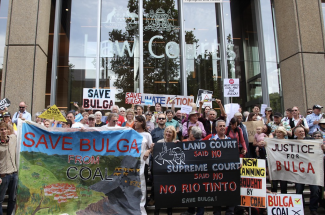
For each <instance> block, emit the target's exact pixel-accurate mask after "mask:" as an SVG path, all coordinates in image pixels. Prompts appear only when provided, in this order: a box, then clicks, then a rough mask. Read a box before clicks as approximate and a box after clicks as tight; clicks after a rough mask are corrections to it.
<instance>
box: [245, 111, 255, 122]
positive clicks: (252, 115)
mask: <svg viewBox="0 0 325 215" xmlns="http://www.w3.org/2000/svg"><path fill="white" fill-rule="evenodd" d="M251 121H257V114H256V113H250V114H249V115H248V117H247V120H246V122H251Z"/></svg>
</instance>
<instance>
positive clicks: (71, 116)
mask: <svg viewBox="0 0 325 215" xmlns="http://www.w3.org/2000/svg"><path fill="white" fill-rule="evenodd" d="M74 118H75V117H74V114H73V113H72V112H69V113H68V115H67V119H70V120H71V122H72V126H71V128H83V127H84V126H83V124H81V123H80V122H75V121H74Z"/></svg>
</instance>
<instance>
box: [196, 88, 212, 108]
mask: <svg viewBox="0 0 325 215" xmlns="http://www.w3.org/2000/svg"><path fill="white" fill-rule="evenodd" d="M202 94H209V95H211V97H212V95H213V91H210V90H203V89H199V90H198V92H197V96H196V106H197V107H200V101H202Z"/></svg>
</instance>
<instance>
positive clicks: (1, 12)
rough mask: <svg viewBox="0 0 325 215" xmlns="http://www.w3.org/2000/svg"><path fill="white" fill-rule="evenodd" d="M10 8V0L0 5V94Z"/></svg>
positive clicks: (5, 0) (3, 1)
mask: <svg viewBox="0 0 325 215" xmlns="http://www.w3.org/2000/svg"><path fill="white" fill-rule="evenodd" d="M8 8H9V0H2V1H1V5H0V93H1V85H2V69H3V58H4V55H5V47H6V32H7V18H8Z"/></svg>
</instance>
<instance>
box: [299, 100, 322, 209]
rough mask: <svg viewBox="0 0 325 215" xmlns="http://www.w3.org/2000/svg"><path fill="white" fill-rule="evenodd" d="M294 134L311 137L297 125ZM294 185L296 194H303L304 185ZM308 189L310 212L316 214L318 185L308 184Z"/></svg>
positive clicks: (303, 138)
mask: <svg viewBox="0 0 325 215" xmlns="http://www.w3.org/2000/svg"><path fill="white" fill-rule="evenodd" d="M314 107H315V106H314ZM316 109H320V108H318V107H317V108H316ZM314 112H315V109H314ZM307 121H308V120H307ZM294 134H295V135H296V137H297V138H296V139H297V140H305V139H313V138H309V137H306V136H305V129H304V128H302V127H297V128H296V129H295V130H294ZM295 186H296V194H301V195H303V193H304V189H305V185H304V184H300V183H296V184H295ZM309 189H310V201H309V210H310V214H311V215H318V213H317V209H318V198H319V187H318V186H317V185H309ZM303 196H304V195H303ZM303 200H304V205H305V198H304V197H303Z"/></svg>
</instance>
